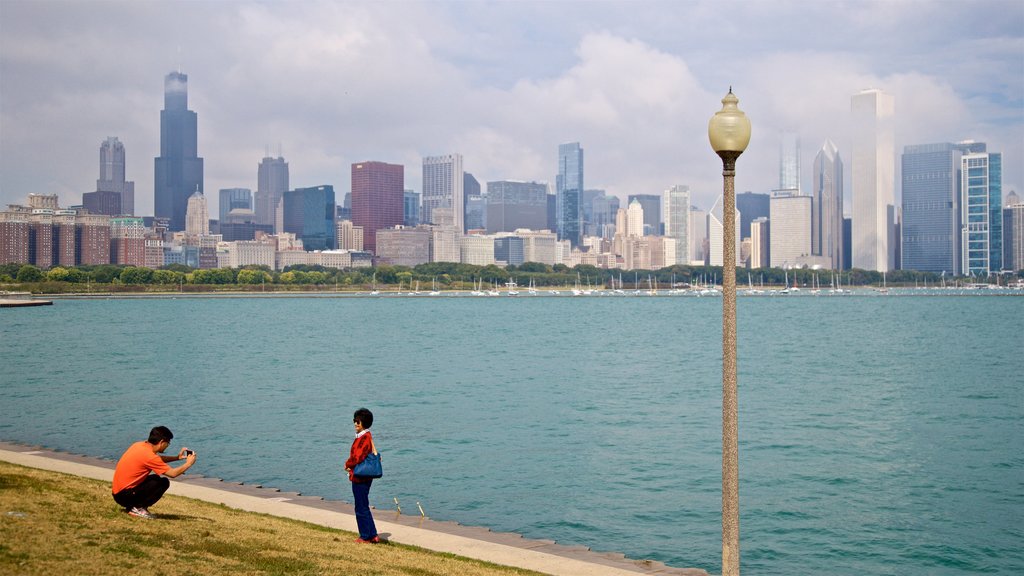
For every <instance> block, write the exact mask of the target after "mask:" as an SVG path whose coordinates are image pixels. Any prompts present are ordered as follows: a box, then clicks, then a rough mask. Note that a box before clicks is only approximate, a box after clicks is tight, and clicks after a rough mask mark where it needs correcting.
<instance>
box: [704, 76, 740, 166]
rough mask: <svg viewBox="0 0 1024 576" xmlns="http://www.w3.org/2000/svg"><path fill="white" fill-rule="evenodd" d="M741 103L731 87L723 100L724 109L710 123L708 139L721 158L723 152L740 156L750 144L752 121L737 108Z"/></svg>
mask: <svg viewBox="0 0 1024 576" xmlns="http://www.w3.org/2000/svg"><path fill="white" fill-rule="evenodd" d="M739 101H740V99H739V98H737V97H736V95H735V94H733V93H732V88H731V87H730V88H729V93H728V94H726V95H725V98H722V109H721V110H719V111H718V112H715V115H714V116H712V117H711V120H710V121H708V139H709V140H711V148H712V149H714V151H715V152H716V153H718V155H719V156H722V153H723V152H725V153H734V154H735V156H739V155H740V154H742V153H743V151H744V150H746V149H747V144H749V143H750V120H749V119H748V118H747V115H746V114H744V113H743V111H742V110H740V109H739V107H738V106H737V104H739ZM735 156H734V158H735Z"/></svg>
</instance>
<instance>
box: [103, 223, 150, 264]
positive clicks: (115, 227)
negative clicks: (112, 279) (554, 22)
mask: <svg viewBox="0 0 1024 576" xmlns="http://www.w3.org/2000/svg"><path fill="white" fill-rule="evenodd" d="M110 263H111V264H124V265H127V266H145V265H146V226H145V224H143V221H142V218H132V217H129V216H124V217H120V218H111V219H110Z"/></svg>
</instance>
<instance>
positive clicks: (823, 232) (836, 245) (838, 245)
mask: <svg viewBox="0 0 1024 576" xmlns="http://www.w3.org/2000/svg"><path fill="white" fill-rule="evenodd" d="M813 179H814V181H813V183H812V186H813V188H814V190H813V193H814V196H813V200H814V204H813V206H812V207H811V253H812V254H815V255H818V256H823V257H825V258H826V259H828V260H829V261H831V266H832V269H833V270H841V269H842V268H843V160H842V158H840V157H839V149H838V148H836V145H835V144H833V143H832V141H831V140H825V143H824V144H822V146H821V150H819V151H818V154H817V155H816V156H815V157H814V174H813Z"/></svg>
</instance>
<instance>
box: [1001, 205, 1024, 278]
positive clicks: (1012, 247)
mask: <svg viewBox="0 0 1024 576" xmlns="http://www.w3.org/2000/svg"><path fill="white" fill-rule="evenodd" d="M1011 202H1013V203H1012V204H1011ZM1004 213H1005V214H1006V216H1008V217H1004V218H1003V226H1004V228H1003V243H1004V244H1006V245H1007V246H1008V247H1009V250H1008V254H1007V256H1008V258H1007V259H1006V262H1005V264H1004V265H1003V268H1007V269H1009V270H1013V271H1015V272H1016V271H1019V270H1024V204H1022V203H1021V201H1020V199H1019V198H1017V195H1016V194H1014V193H1013V192H1011V193H1010V197H1009V198H1008V199H1007V203H1006V208H1004Z"/></svg>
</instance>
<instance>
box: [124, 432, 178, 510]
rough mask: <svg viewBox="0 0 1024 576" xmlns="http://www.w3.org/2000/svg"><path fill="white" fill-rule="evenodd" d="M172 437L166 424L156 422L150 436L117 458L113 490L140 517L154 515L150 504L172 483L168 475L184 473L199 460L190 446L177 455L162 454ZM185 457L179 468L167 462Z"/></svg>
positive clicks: (127, 508)
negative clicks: (150, 510)
mask: <svg viewBox="0 0 1024 576" xmlns="http://www.w3.org/2000/svg"><path fill="white" fill-rule="evenodd" d="M172 438H174V434H171V431H170V430H169V429H168V428H167V427H166V426H157V427H156V428H153V429H152V430H150V431H149V440H147V441H146V442H136V443H134V444H132V445H131V446H129V447H128V449H127V450H125V451H124V454H122V455H121V459H120V460H118V461H117V468H115V469H114V483H113V486H112V487H111V493H112V494H113V496H114V501H115V502H117V503H118V504H120V505H121V506H123V507H124V511H125V512H127V513H129V514H131V515H132V516H138V517H139V518H154V516H153V514H151V513H150V512H149V507H150V506H152V505H153V504H156V503H157V501H158V500H160V498H161V497H163V495H164V492H166V491H167V488H169V487H170V485H171V481H170V480H168V478H175V477H177V476H180V475H181V474H184V473H185V471H186V470H188V469H189V468H191V467H192V465H193V464H195V463H196V453H195V452H193V451H192V450H189V449H188V448H184V447H183V448H182V449H181V451H179V452H178V455H177V456H164V455H163V454H162V453H163V452H164V451H165V450H167V447H168V446H170V444H171V439H172ZM182 459H184V460H185V463H184V464H182V465H181V466H179V467H177V468H171V467H170V466H168V465H167V463H168V462H174V461H176V460H182ZM150 472H153V473H152V474H150Z"/></svg>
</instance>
